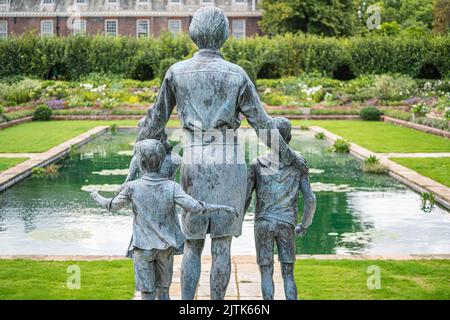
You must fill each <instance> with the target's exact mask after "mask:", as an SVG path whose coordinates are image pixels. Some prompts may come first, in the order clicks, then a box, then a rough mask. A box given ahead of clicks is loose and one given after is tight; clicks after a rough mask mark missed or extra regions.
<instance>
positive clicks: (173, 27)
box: [169, 20, 181, 34]
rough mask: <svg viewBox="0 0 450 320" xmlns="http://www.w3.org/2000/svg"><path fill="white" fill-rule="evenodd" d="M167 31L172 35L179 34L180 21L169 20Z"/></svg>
mask: <svg viewBox="0 0 450 320" xmlns="http://www.w3.org/2000/svg"><path fill="white" fill-rule="evenodd" d="M169 31H170V32H172V34H177V33H180V32H181V20H169Z"/></svg>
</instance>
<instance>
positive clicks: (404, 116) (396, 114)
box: [383, 109, 411, 121]
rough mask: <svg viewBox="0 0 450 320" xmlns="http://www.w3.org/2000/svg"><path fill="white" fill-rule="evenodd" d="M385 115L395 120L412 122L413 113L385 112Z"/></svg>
mask: <svg viewBox="0 0 450 320" xmlns="http://www.w3.org/2000/svg"><path fill="white" fill-rule="evenodd" d="M383 113H384V114H385V115H386V116H388V117H392V118H395V119H400V120H403V121H411V113H410V112H406V111H401V110H390V109H388V110H384V111H383Z"/></svg>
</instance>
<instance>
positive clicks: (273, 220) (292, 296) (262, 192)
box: [245, 118, 316, 300]
mask: <svg viewBox="0 0 450 320" xmlns="http://www.w3.org/2000/svg"><path fill="white" fill-rule="evenodd" d="M274 122H275V126H276V128H277V129H278V132H279V135H280V136H281V137H282V138H283V139H284V141H286V143H289V142H290V140H291V124H290V122H289V120H287V119H286V118H275V119H274ZM274 152H278V151H277V150H276V148H274V147H272V151H271V153H268V154H266V155H264V156H261V157H258V158H257V159H255V160H253V162H252V164H251V167H250V169H249V172H248V185H247V200H246V206H245V209H246V210H247V209H248V206H249V204H250V200H251V198H252V193H253V190H256V210H255V211H256V212H255V227H254V228H255V246H256V258H257V262H258V266H259V269H260V272H261V290H262V295H263V298H264V299H265V300H273V295H274V283H273V255H274V243H275V242H276V244H277V248H278V259H279V261H280V263H281V272H282V276H283V282H284V292H285V295H286V299H287V300H296V299H297V286H296V284H295V281H294V263H295V234H296V233H297V235H299V236H304V235H305V234H306V231H307V228H308V227H309V226H310V224H311V222H312V219H313V216H314V213H315V211H316V197H315V195H314V193H313V192H312V190H311V185H310V183H309V179H308V175H307V174H305V173H303V172H301V171H300V170H298V169H297V168H295V167H294V166H293V165H285V164H282V163H279V161H278V159H279V157H277V155H276V154H274ZM275 163H276V164H278V167H277V169H276V170H275V169H273V168H274V167H276V166H274V164H275ZM299 191H300V192H301V193H302V194H303V199H304V213H303V218H302V222H301V224H298V225H297V214H298V212H297V211H298V208H297V199H298V194H299Z"/></svg>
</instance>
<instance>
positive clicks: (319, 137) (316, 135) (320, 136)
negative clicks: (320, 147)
mask: <svg viewBox="0 0 450 320" xmlns="http://www.w3.org/2000/svg"><path fill="white" fill-rule="evenodd" d="M314 137H316V139H318V140H324V139H325V133H323V132H317V133H316V134H315V135H314Z"/></svg>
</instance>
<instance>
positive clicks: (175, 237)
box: [91, 139, 238, 300]
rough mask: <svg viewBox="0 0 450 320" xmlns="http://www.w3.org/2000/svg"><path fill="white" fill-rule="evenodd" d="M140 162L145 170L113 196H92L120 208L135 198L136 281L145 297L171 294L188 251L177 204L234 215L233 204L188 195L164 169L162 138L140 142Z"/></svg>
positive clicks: (108, 206)
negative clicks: (178, 262) (176, 262)
mask: <svg viewBox="0 0 450 320" xmlns="http://www.w3.org/2000/svg"><path fill="white" fill-rule="evenodd" d="M134 154H135V156H136V163H137V165H138V167H139V170H140V171H141V172H142V173H143V175H142V176H141V177H140V178H138V179H136V180H133V181H130V182H127V183H126V184H125V185H124V186H123V188H122V190H121V191H120V193H119V194H117V195H116V196H115V197H113V198H111V199H108V198H104V197H102V196H101V195H99V194H98V193H97V192H96V191H93V192H92V193H91V196H92V199H93V200H95V201H96V202H97V203H99V204H100V205H101V206H102V207H103V208H105V209H108V210H110V211H116V210H119V209H120V208H123V207H125V206H126V205H127V204H129V203H131V204H132V207H133V214H134V219H133V237H132V242H131V244H130V251H131V252H132V258H133V266H134V274H135V286H136V290H137V291H141V294H142V299H143V300H154V299H155V298H156V297H157V292H158V298H159V299H167V300H168V299H170V297H169V288H170V285H171V283H172V276H173V256H174V254H179V253H181V252H182V250H183V244H184V240H185V238H184V235H183V233H182V231H181V228H180V224H179V221H178V217H177V213H176V209H175V206H176V205H179V206H180V207H182V208H183V209H184V210H186V211H187V212H189V213H190V214H201V215H205V214H210V213H211V212H213V211H216V210H221V211H222V212H226V213H228V214H232V215H234V216H235V217H237V216H238V212H237V211H236V210H235V209H234V208H231V207H227V206H222V205H211V204H208V203H205V202H201V201H197V200H195V199H194V198H192V197H191V196H189V195H187V194H186V193H185V192H184V191H183V189H182V188H181V186H180V185H179V184H178V183H176V182H175V181H173V180H171V179H170V178H169V177H167V173H166V174H165V175H163V174H162V173H161V172H160V170H161V167H162V163H163V160H164V159H165V157H166V148H165V147H164V145H163V144H162V143H161V142H160V141H157V140H153V139H147V140H142V141H139V142H137V143H136V144H135V152H134Z"/></svg>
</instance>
